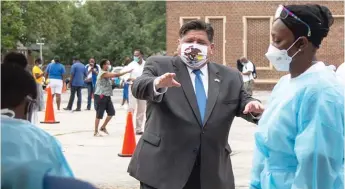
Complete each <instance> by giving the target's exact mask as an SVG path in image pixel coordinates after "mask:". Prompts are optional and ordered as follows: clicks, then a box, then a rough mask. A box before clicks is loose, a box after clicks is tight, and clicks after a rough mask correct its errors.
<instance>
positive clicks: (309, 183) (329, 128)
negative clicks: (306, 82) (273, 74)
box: [291, 89, 344, 189]
mask: <svg viewBox="0 0 345 189" xmlns="http://www.w3.org/2000/svg"><path fill="white" fill-rule="evenodd" d="M303 99H305V100H301V101H300V104H299V105H298V106H299V107H300V108H299V111H298V113H297V116H298V118H297V126H298V127H297V136H296V139H295V147H294V150H295V153H296V157H297V160H298V166H297V170H296V173H295V178H294V180H293V184H292V187H291V188H292V189H300V188H308V189H326V188H327V189H340V188H344V186H343V178H342V174H343V173H342V172H343V166H344V96H343V94H341V93H339V92H335V90H333V89H330V90H328V89H326V90H325V89H324V90H322V91H319V92H315V93H314V94H311V95H304V97H303Z"/></svg>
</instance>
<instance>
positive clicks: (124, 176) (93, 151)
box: [39, 90, 270, 189]
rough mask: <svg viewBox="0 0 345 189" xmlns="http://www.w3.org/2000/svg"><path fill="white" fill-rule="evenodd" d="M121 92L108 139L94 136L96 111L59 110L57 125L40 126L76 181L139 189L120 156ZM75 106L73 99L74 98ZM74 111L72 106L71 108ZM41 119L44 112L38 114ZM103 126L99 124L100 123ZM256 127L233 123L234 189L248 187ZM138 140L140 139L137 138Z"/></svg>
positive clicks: (123, 116) (264, 98)
mask: <svg viewBox="0 0 345 189" xmlns="http://www.w3.org/2000/svg"><path fill="white" fill-rule="evenodd" d="M269 94H270V93H269V92H256V93H254V96H255V97H256V98H258V99H260V100H262V102H263V103H266V101H267V98H268V95H269ZM86 97H87V96H86V90H84V91H83V98H84V100H83V103H82V110H83V109H85V107H86ZM68 98H69V93H65V94H63V95H62V101H63V104H62V106H61V109H62V108H63V107H66V106H67V102H68ZM121 101H122V91H121V90H115V92H114V97H113V102H114V105H115V109H116V116H115V117H114V118H113V119H112V120H111V121H110V123H109V125H108V127H107V129H108V131H109V133H110V135H109V136H103V137H94V136H93V129H94V121H95V111H94V110H91V111H85V110H83V111H81V112H71V111H63V110H62V111H60V112H55V117H56V120H58V121H60V124H46V125H45V124H40V125H39V127H41V128H43V129H45V130H46V131H48V132H49V133H51V134H52V135H54V136H56V137H57V139H58V140H59V141H60V142H61V144H62V146H63V150H64V153H65V155H66V157H67V160H68V162H69V163H70V165H71V167H72V169H73V171H74V173H75V176H76V177H77V178H80V179H83V180H86V181H89V182H91V183H92V184H94V185H96V186H98V187H100V188H104V189H105V188H107V189H108V188H109V189H110V188H119V189H134V188H135V189H138V188H139V184H138V181H136V180H135V179H133V178H132V177H130V176H129V175H128V173H127V166H128V163H129V161H130V158H123V157H119V156H118V153H119V152H121V150H122V143H123V135H124V131H125V124H126V116H127V112H126V111H125V109H124V108H122V107H120V103H121ZM75 104H76V99H75ZM73 109H75V105H74V108H73ZM39 119H40V120H43V119H44V113H43V112H40V113H39ZM101 124H102V122H101ZM254 131H255V125H254V124H251V123H248V122H246V121H245V120H243V119H241V118H236V119H235V120H234V122H233V125H232V128H231V132H230V137H229V143H230V145H231V148H232V150H233V155H232V156H231V159H232V164H233V168H234V174H235V182H236V188H238V189H242V188H248V182H249V178H250V168H251V161H252V151H253V147H254V143H253V133H254ZM136 139H137V140H138V139H139V137H138V136H137V137H136Z"/></svg>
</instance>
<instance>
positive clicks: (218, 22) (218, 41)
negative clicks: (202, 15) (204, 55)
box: [209, 19, 224, 64]
mask: <svg viewBox="0 0 345 189" xmlns="http://www.w3.org/2000/svg"><path fill="white" fill-rule="evenodd" d="M209 23H210V24H211V25H212V27H213V29H214V38H213V42H214V45H215V50H214V54H213V56H212V57H211V59H210V60H211V61H212V62H217V63H220V64H223V42H224V40H223V26H224V24H223V19H209Z"/></svg>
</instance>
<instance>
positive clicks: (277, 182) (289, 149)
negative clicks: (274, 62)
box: [250, 62, 345, 189]
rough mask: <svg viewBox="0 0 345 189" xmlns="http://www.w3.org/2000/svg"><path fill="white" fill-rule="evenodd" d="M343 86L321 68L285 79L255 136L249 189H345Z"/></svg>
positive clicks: (281, 82)
mask: <svg viewBox="0 0 345 189" xmlns="http://www.w3.org/2000/svg"><path fill="white" fill-rule="evenodd" d="M344 90H345V88H344V86H343V85H342V84H340V82H338V81H337V79H336V76H335V73H334V72H333V71H331V70H329V69H327V67H326V66H325V65H324V63H322V62H317V63H315V64H314V65H313V66H312V67H311V68H309V69H308V70H307V71H306V72H304V73H303V74H302V75H300V76H298V77H297V78H293V79H291V77H290V75H287V76H284V77H282V78H281V80H280V81H279V82H278V84H277V85H276V86H275V88H274V89H273V91H272V95H271V99H270V102H269V104H268V106H267V107H266V110H265V112H264V113H263V115H262V117H261V120H260V121H259V125H258V131H257V132H256V133H255V144H256V148H255V150H254V157H253V168H252V173H251V182H250V189H343V188H344V183H343V180H344V179H343V174H344V173H343V171H344Z"/></svg>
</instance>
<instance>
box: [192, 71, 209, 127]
mask: <svg viewBox="0 0 345 189" xmlns="http://www.w3.org/2000/svg"><path fill="white" fill-rule="evenodd" d="M193 73H194V74H195V76H196V77H195V95H196V100H197V102H198V107H199V112H200V116H201V121H202V123H204V117H205V111H206V103H207V97H206V92H205V88H204V84H203V83H202V80H201V76H200V74H202V72H201V71H200V70H194V71H193Z"/></svg>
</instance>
